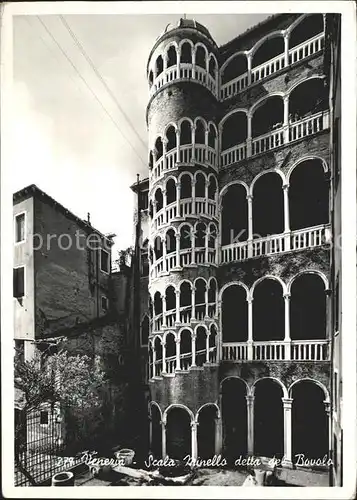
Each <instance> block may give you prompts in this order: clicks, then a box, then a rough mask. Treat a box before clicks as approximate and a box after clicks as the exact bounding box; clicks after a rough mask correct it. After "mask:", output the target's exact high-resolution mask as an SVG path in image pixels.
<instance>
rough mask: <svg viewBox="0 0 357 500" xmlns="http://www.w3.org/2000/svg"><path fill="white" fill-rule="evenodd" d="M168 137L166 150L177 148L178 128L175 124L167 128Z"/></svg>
mask: <svg viewBox="0 0 357 500" xmlns="http://www.w3.org/2000/svg"><path fill="white" fill-rule="evenodd" d="M166 139H167V145H166V150H167V151H171V149H175V148H176V146H177V144H176V130H175V127H174V126H173V125H170V127H169V128H168V129H167V130H166Z"/></svg>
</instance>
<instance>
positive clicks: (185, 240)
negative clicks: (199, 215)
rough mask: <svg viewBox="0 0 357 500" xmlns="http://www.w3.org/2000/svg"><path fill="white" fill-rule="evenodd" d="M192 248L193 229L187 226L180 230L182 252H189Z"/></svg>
mask: <svg viewBox="0 0 357 500" xmlns="http://www.w3.org/2000/svg"><path fill="white" fill-rule="evenodd" d="M191 246H192V241H191V227H190V226H188V225H187V224H185V225H184V226H181V229H180V250H187V249H188V248H191Z"/></svg>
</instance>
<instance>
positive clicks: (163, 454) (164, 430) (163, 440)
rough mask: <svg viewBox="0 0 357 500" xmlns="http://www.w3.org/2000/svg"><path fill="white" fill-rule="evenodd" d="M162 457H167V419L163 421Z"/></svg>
mask: <svg viewBox="0 0 357 500" xmlns="http://www.w3.org/2000/svg"><path fill="white" fill-rule="evenodd" d="M161 441H162V458H163V459H165V458H166V421H164V420H162V421H161Z"/></svg>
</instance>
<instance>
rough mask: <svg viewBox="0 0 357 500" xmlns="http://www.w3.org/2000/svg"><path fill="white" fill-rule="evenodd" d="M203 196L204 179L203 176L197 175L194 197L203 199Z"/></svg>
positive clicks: (204, 191) (204, 192) (204, 188)
mask: <svg viewBox="0 0 357 500" xmlns="http://www.w3.org/2000/svg"><path fill="white" fill-rule="evenodd" d="M205 194H206V178H205V176H204V175H203V174H201V173H198V174H197V175H196V184H195V197H196V198H205Z"/></svg>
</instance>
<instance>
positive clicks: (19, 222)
mask: <svg viewBox="0 0 357 500" xmlns="http://www.w3.org/2000/svg"><path fill="white" fill-rule="evenodd" d="M24 240H25V214H24V213H22V214H19V215H17V216H16V217H15V243H20V242H21V241H24Z"/></svg>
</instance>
